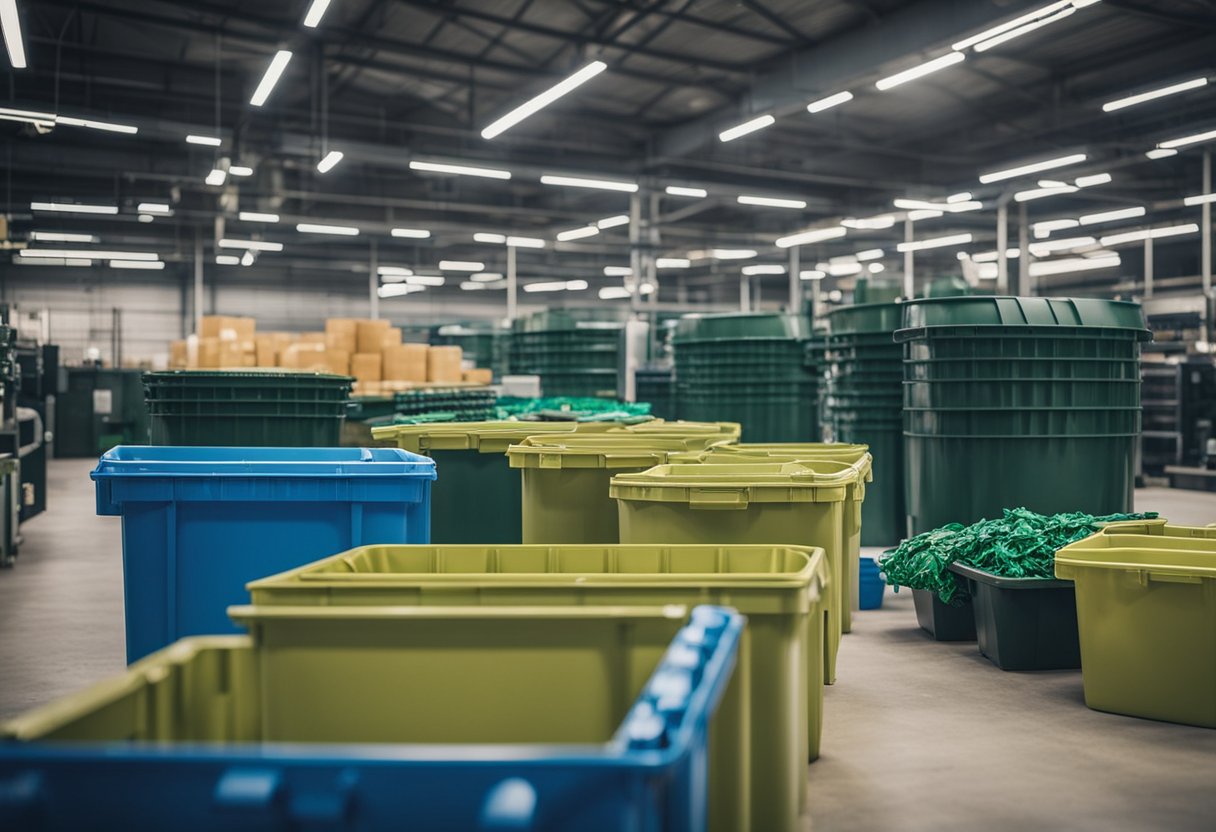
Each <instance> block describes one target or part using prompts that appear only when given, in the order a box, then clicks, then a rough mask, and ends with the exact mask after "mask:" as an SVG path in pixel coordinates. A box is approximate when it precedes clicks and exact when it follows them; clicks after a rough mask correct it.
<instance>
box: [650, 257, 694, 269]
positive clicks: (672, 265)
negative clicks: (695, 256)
mask: <svg viewBox="0 0 1216 832" xmlns="http://www.w3.org/2000/svg"><path fill="white" fill-rule="evenodd" d="M654 267H655V268H656V269H689V268H692V261H691V260H688V259H685V258H683V257H659V258H657V259H656V260H655V261H654Z"/></svg>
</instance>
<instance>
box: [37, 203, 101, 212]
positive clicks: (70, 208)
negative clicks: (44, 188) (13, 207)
mask: <svg viewBox="0 0 1216 832" xmlns="http://www.w3.org/2000/svg"><path fill="white" fill-rule="evenodd" d="M30 210H31V211H58V212H60V213H64V214H117V213H118V206H117V205H83V204H80V203H76V202H31V203H30Z"/></svg>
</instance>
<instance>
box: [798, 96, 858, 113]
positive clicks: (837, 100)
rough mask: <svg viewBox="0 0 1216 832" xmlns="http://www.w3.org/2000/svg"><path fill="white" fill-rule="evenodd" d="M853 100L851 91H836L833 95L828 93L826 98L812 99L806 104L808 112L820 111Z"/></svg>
mask: <svg viewBox="0 0 1216 832" xmlns="http://www.w3.org/2000/svg"><path fill="white" fill-rule="evenodd" d="M852 100H853V93H851V92H838V93H836V94H835V95H829V96H827V97H826V98H820V99H819V100H818V101H812V102H811V103H810V104H807V105H806V111H807V112H808V113H822V112H823V111H824V110H830V109H832V108H833V107H838V106H840V105H841V104H845V103H848V102H849V101H852Z"/></svg>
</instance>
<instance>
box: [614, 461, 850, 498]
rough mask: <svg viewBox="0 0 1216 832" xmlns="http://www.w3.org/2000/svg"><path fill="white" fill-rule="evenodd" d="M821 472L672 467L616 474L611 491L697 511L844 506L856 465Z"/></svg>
mask: <svg viewBox="0 0 1216 832" xmlns="http://www.w3.org/2000/svg"><path fill="white" fill-rule="evenodd" d="M838 467H839V469H840V470H835V471H831V472H828V471H818V470H815V467H814V466H812V465H808V464H804V463H801V462H772V463H767V462H757V463H755V464H740V463H735V464H714V463H700V464H688V463H674V464H673V463H668V464H666V465H656V466H655V467H654V468H651V469H649V470H647V471H641V472H638V473H632V474H617V475H616V476H614V477H613V478H612V482H611V486H610V488H609V495H610V496H611V497H614V498H617V499H621V500H641V501H650V502H668V503H671V502H679V503H688V504H689V505H690V506H692V507H693V508H746V507H747V505H748V503H750V502H755V503H829V502H842V501H844V500H845V499H846V498H847V496H848V493H849V490H850V486H854V485H856V484H857V483H858V481H859V471H858V469H857V468H856V467H854V466H849V465H841V464H838Z"/></svg>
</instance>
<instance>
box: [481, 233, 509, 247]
mask: <svg viewBox="0 0 1216 832" xmlns="http://www.w3.org/2000/svg"><path fill="white" fill-rule="evenodd" d="M473 241H474V242H477V243H493V244H496V245H505V244H506V242H507V235H506V234H490V233H488V232H485V231H479V232H477V233H476V234H474V235H473Z"/></svg>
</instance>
